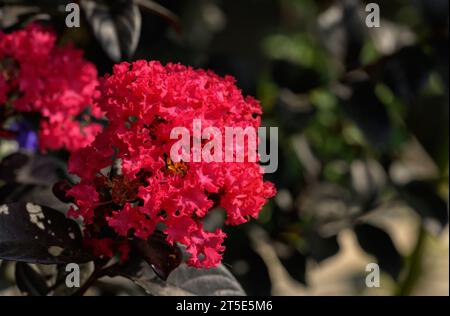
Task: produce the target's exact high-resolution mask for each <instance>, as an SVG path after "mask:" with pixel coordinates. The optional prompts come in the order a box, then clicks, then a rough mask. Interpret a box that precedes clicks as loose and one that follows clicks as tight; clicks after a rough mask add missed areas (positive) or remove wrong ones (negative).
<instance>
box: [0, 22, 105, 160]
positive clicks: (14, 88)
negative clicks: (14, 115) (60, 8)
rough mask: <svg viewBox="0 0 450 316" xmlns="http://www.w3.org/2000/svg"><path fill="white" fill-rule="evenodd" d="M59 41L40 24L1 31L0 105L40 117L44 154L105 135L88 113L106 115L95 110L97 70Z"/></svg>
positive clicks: (83, 144)
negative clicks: (9, 104)
mask: <svg viewBox="0 0 450 316" xmlns="http://www.w3.org/2000/svg"><path fill="white" fill-rule="evenodd" d="M55 42H56V34H55V33H53V32H52V31H51V30H49V29H47V28H44V27H42V26H40V25H37V24H30V25H28V26H27V27H26V28H24V29H21V30H18V31H15V32H12V33H9V34H4V33H1V32H0V106H7V105H8V104H7V102H8V101H10V102H11V105H12V107H13V109H14V111H16V112H19V113H21V112H38V113H39V114H40V115H41V117H42V119H41V121H40V128H39V146H40V149H41V150H43V151H45V150H47V149H60V148H65V149H67V150H68V151H70V152H72V151H74V150H76V149H78V148H81V147H84V146H86V145H88V144H90V143H91V142H92V141H93V139H94V138H95V135H96V134H97V133H98V132H99V131H100V130H101V125H100V124H97V123H93V122H91V116H90V115H87V112H86V111H87V110H90V112H91V115H92V116H93V117H97V118H99V117H100V116H101V115H102V113H101V112H100V111H99V110H98V109H97V108H95V107H92V106H91V105H92V98H93V97H94V93H95V90H96V87H97V86H98V80H97V70H96V67H95V66H94V65H93V64H92V63H90V62H87V61H86V60H84V59H83V53H82V51H81V50H77V49H75V48H73V47H72V46H70V45H66V46H61V47H60V46H57V45H56V43H55ZM80 119H81V121H80Z"/></svg>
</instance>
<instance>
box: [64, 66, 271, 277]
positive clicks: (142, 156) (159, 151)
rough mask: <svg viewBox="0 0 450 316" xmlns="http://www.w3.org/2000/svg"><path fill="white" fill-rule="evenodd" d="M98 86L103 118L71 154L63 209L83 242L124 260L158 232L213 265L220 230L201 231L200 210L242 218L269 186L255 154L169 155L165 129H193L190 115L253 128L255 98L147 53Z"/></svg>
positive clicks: (257, 207)
mask: <svg viewBox="0 0 450 316" xmlns="http://www.w3.org/2000/svg"><path fill="white" fill-rule="evenodd" d="M99 91H100V93H99V96H98V98H96V100H95V104H96V106H98V107H99V108H100V110H101V111H103V112H104V113H105V115H106V117H107V119H108V122H109V125H108V127H106V128H105V129H104V130H103V131H102V132H101V133H99V134H98V135H97V136H96V138H95V140H94V141H93V143H92V144H91V145H89V146H87V147H84V148H81V149H79V150H77V151H75V152H74V153H73V154H72V155H71V157H70V160H69V165H68V169H69V172H71V173H73V174H75V175H77V176H78V177H79V178H80V181H79V183H77V184H75V185H74V186H72V187H70V188H66V190H65V192H64V193H65V198H69V199H71V200H72V201H73V206H72V207H71V209H70V210H69V212H68V216H70V217H72V218H80V217H81V218H82V220H83V223H84V242H85V245H87V246H88V248H90V249H91V251H92V253H93V255H94V256H95V257H101V258H110V257H113V256H114V255H119V256H120V258H121V259H122V260H126V259H127V257H128V256H129V253H130V250H133V249H135V248H136V247H135V246H136V244H137V245H139V244H140V241H146V240H147V239H148V238H149V237H151V236H154V235H155V234H158V235H159V236H163V237H162V238H163V239H165V242H167V243H168V244H169V245H173V246H176V245H183V246H184V248H185V252H186V254H187V256H186V262H187V264H188V265H189V266H192V267H196V268H211V267H216V266H217V265H218V264H219V263H220V262H221V259H222V255H223V252H224V250H225V247H224V246H223V241H224V238H225V237H226V234H225V233H224V232H223V231H222V230H221V229H219V228H218V229H216V230H213V231H208V230H205V228H204V225H203V220H204V218H205V216H206V215H207V214H208V212H210V211H211V210H212V209H213V208H216V207H220V208H223V209H224V210H225V212H226V219H225V224H227V225H239V224H243V223H245V222H247V221H249V220H250V219H252V218H256V217H257V216H258V214H259V212H260V211H261V209H262V207H263V205H264V204H265V203H266V202H267V199H268V198H270V197H272V196H274V194H275V188H274V185H273V184H272V183H270V182H264V180H263V175H262V173H263V171H262V168H261V166H260V165H259V164H258V162H257V161H256V162H255V161H253V162H249V161H248V160H249V159H246V160H244V161H243V162H214V161H210V162H205V161H200V162H191V161H189V162H185V161H179V162H174V161H172V160H171V159H170V150H171V148H172V146H173V145H174V143H175V142H177V140H176V139H171V137H170V136H171V131H172V129H173V128H175V127H180V126H182V127H185V128H187V129H188V130H189V132H190V135H193V133H192V132H193V131H192V128H193V127H192V122H193V120H195V119H200V120H201V121H202V125H203V126H206V127H207V126H214V127H216V128H218V129H219V130H220V131H221V132H222V135H223V134H224V129H225V127H242V128H246V127H249V126H250V127H253V128H255V129H257V128H258V126H259V125H260V115H261V114H262V111H261V107H260V105H259V102H258V101H257V100H255V99H254V98H252V97H243V96H242V93H241V91H240V90H239V89H238V88H237V87H236V85H235V80H234V79H233V78H232V77H230V76H225V77H224V78H222V77H219V76H217V75H216V74H214V73H213V72H211V71H205V70H201V69H198V70H196V69H192V68H190V67H186V66H183V65H179V64H167V65H165V66H164V65H162V64H161V63H159V62H158V61H150V62H147V61H144V60H139V61H136V62H134V63H127V62H123V63H120V64H118V65H115V66H114V69H113V73H112V75H106V76H105V77H104V78H102V79H101V80H100V86H99ZM191 141H193V139H192V136H191ZM207 141H208V140H202V142H203V143H205V142H207ZM192 150H193V149H192ZM247 155H248V154H246V156H247ZM141 245H142V243H141ZM137 248H139V246H138V247H137ZM175 257H176V256H173V258H175ZM174 260H175V259H174Z"/></svg>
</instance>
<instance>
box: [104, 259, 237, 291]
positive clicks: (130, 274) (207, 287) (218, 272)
mask: <svg viewBox="0 0 450 316" xmlns="http://www.w3.org/2000/svg"><path fill="white" fill-rule="evenodd" d="M112 275H121V276H123V277H126V278H129V279H130V280H132V281H134V282H135V283H136V284H137V285H139V286H141V287H142V288H143V289H144V290H145V291H146V292H147V293H148V294H151V295H175V296H177V295H178V296H180V295H182V296H186V295H188V296H190V295H201V296H205V295H212V296H236V295H245V293H244V290H243V289H242V287H241V286H240V285H239V283H238V282H237V281H236V279H235V278H234V277H233V275H232V274H231V273H230V272H229V271H228V270H227V269H226V268H225V267H224V266H223V265H219V266H218V267H216V268H211V269H197V268H193V267H188V266H187V265H185V264H181V265H180V266H179V267H178V268H177V269H175V270H174V271H173V272H172V273H171V274H170V276H169V277H168V278H167V281H163V280H161V279H160V278H159V277H157V276H156V274H155V273H154V271H153V270H152V269H151V268H150V267H149V266H148V264H147V263H145V262H139V261H134V262H129V263H128V264H127V265H126V266H122V267H121V268H120V269H119V270H116V271H114V272H113V274H112Z"/></svg>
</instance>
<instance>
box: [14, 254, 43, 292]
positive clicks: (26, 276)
mask: <svg viewBox="0 0 450 316" xmlns="http://www.w3.org/2000/svg"><path fill="white" fill-rule="evenodd" d="M15 276H16V284H17V287H18V288H19V290H20V291H21V292H22V293H23V294H25V295H29V296H44V295H46V294H47V293H48V290H49V289H48V285H47V282H46V281H45V278H44V277H43V276H42V275H41V274H39V273H38V272H37V271H35V270H34V269H33V268H32V267H30V266H29V265H28V264H27V263H24V262H17V263H16V271H15Z"/></svg>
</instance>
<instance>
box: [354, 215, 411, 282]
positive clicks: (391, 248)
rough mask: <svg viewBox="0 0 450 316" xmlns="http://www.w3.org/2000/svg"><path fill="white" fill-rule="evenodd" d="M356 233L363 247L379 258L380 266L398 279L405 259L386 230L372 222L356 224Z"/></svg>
mask: <svg viewBox="0 0 450 316" xmlns="http://www.w3.org/2000/svg"><path fill="white" fill-rule="evenodd" d="M355 233H356V236H357V238H358V242H359V244H360V245H361V247H362V248H363V249H364V250H365V251H366V252H367V253H369V254H371V255H373V256H374V257H375V258H377V260H378V264H379V266H380V268H381V269H382V270H383V271H386V272H387V273H389V274H390V275H391V276H392V277H393V278H394V279H397V277H398V275H399V274H400V271H401V269H402V265H403V262H402V261H403V260H402V257H401V256H400V254H399V253H398V251H397V249H396V248H395V245H394V243H393V242H392V240H391V237H390V236H389V235H388V234H387V233H386V232H385V231H383V230H381V229H380V228H378V227H375V226H372V225H370V224H359V225H356V226H355Z"/></svg>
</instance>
